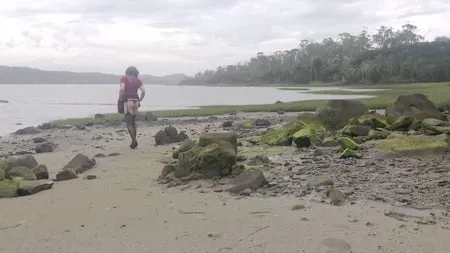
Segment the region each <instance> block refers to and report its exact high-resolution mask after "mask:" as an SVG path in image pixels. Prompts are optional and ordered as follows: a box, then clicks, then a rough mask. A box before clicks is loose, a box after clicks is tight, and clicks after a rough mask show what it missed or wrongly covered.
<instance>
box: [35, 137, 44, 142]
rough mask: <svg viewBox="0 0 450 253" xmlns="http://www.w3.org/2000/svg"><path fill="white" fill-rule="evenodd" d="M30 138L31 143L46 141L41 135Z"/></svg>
mask: <svg viewBox="0 0 450 253" xmlns="http://www.w3.org/2000/svg"><path fill="white" fill-rule="evenodd" d="M32 140H33V143H42V142H46V141H47V140H46V139H45V138H42V137H34V138H33V139H32Z"/></svg>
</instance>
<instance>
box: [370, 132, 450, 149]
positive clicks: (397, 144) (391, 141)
mask: <svg viewBox="0 0 450 253" xmlns="http://www.w3.org/2000/svg"><path fill="white" fill-rule="evenodd" d="M377 148H378V149H379V150H381V151H386V152H401V153H402V152H414V151H428V150H429V151H433V150H445V149H447V148H448V140H447V136H446V135H436V136H427V135H409V136H407V135H402V134H397V133H392V134H391V135H390V136H389V137H388V138H386V139H385V140H383V141H380V142H378V143H377Z"/></svg>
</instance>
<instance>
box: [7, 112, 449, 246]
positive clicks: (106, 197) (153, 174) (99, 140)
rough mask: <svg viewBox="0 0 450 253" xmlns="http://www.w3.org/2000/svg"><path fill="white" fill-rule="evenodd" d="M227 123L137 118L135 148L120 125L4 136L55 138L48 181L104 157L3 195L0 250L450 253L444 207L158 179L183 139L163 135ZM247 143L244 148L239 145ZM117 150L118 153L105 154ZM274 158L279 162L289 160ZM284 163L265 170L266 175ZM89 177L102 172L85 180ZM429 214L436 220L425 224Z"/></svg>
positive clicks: (18, 140) (11, 148)
mask: <svg viewBox="0 0 450 253" xmlns="http://www.w3.org/2000/svg"><path fill="white" fill-rule="evenodd" d="M293 116H295V114H292V115H290V114H285V115H277V114H276V113H273V114H270V115H268V114H263V113H259V114H239V115H237V116H230V117H232V118H233V119H234V120H237V121H239V120H245V119H248V118H258V117H265V118H268V117H269V118H270V117H271V120H272V121H275V122H276V121H278V122H282V121H286V120H288V119H289V118H290V117H293ZM223 121H224V119H222V118H221V117H218V118H210V119H205V120H201V119H197V120H195V119H194V120H182V119H173V120H165V121H161V120H160V121H159V122H158V123H144V122H139V123H138V132H139V133H140V134H139V144H140V145H139V147H138V149H136V150H131V149H130V148H129V147H128V145H129V140H128V136H127V135H126V133H125V132H123V131H121V130H123V129H125V128H124V126H123V125H117V126H91V127H87V128H86V129H76V128H71V129H51V130H47V131H43V132H42V133H39V134H34V135H20V136H7V137H2V138H1V139H0V142H1V149H0V153H2V152H3V153H7V152H17V151H21V150H31V149H33V147H34V144H33V141H32V139H33V138H35V137H37V136H40V137H43V138H45V139H48V140H52V141H53V142H54V143H56V144H57V145H58V147H57V148H56V149H55V150H54V151H53V152H48V153H42V154H34V157H35V158H36V160H37V161H38V163H39V164H45V165H47V166H48V169H49V172H50V178H54V177H55V175H56V173H57V172H58V171H59V170H61V168H62V167H63V166H64V165H65V164H67V163H68V162H69V161H70V159H72V158H73V157H74V156H75V155H76V154H77V153H83V154H86V155H87V156H89V157H91V158H92V157H94V156H95V155H96V154H99V153H102V154H105V155H106V157H100V156H98V155H97V157H96V158H95V160H96V165H95V167H94V168H93V169H91V170H88V171H86V172H84V173H83V174H81V175H80V177H79V178H76V179H73V180H68V181H61V182H55V183H54V186H53V187H52V189H50V190H46V191H42V192H39V193H37V194H34V195H30V196H24V197H18V198H10V199H0V213H1V214H2V215H1V217H0V252H2V253H38V252H39V253H40V252H45V253H53V252H54V253H57V252H58V253H62V252H64V253H91V252H92V253H94V252H96V253H103V252H104V253H106V252H107V253H113V252H114V253H115V252H117V253H119V252H120V253H122V252H127V253H142V252H167V253H169V252H195V253H200V252H205V253H206V252H210V253H211V252H242V253H244V252H245V253H246V252H289V253H290V252H307V253H309V252H311V253H312V252H317V253H325V252H327V253H328V252H329V253H331V252H335V253H338V252H339V253H349V252H353V253H375V252H377V253H378V252H379V253H382V252H383V253H388V252H392V253H394V252H395V253H403V252H404V253H416V252H417V253H428V252H429V253H447V252H449V249H450V241H449V238H450V223H449V218H448V213H447V212H448V210H446V209H445V208H444V209H442V208H441V209H436V213H433V214H432V215H429V213H428V214H426V215H425V216H427V217H425V216H424V217H419V216H422V215H423V213H426V212H421V211H420V209H417V210H416V209H415V210H416V212H417V213H419V215H418V217H412V216H414V215H411V217H408V215H404V217H403V219H395V218H394V217H392V216H389V215H386V212H389V210H392V208H393V206H392V203H388V202H383V201H375V200H372V199H367V198H363V197H360V198H359V197H358V198H356V199H352V201H348V202H346V203H345V204H344V205H342V206H334V205H330V204H329V203H326V202H321V201H318V199H317V198H316V197H315V195H314V194H309V195H307V196H302V197H299V195H298V194H296V192H294V190H292V191H290V192H289V191H288V192H286V193H285V194H282V193H280V194H278V195H277V194H274V196H273V197H272V196H269V195H267V194H266V195H265V196H263V195H264V194H257V193H255V194H251V195H250V196H243V195H238V196H236V195H232V194H230V193H228V192H225V191H219V190H215V188H214V187H212V186H211V184H212V182H211V181H204V180H196V181H192V182H189V183H188V184H186V185H182V186H179V187H167V186H166V185H164V184H160V183H158V181H157V180H156V179H157V178H158V176H159V175H160V172H161V169H162V168H163V167H164V161H165V160H167V158H168V157H170V156H171V151H172V149H173V148H174V147H177V145H178V144H176V143H175V144H170V145H163V146H155V145H154V144H155V141H154V138H153V136H154V135H155V134H156V132H157V131H159V130H161V129H162V128H163V127H164V126H166V125H168V124H172V125H173V126H174V127H176V128H177V129H178V130H179V131H181V130H184V131H186V133H187V134H188V136H189V137H190V138H192V139H197V138H198V137H199V135H200V134H201V133H203V132H205V131H209V132H222V131H224V130H223V129H222V122H223ZM246 148H249V147H248V146H246V145H245V144H244V145H243V146H242V147H239V149H242V150H243V149H246ZM111 153H116V155H114V156H108V154H111ZM268 157H269V158H270V160H271V161H279V160H280V159H282V157H283V156H279V155H277V154H270V155H268ZM278 164H280V162H279V163H278ZM277 166H279V165H277V164H275V165H273V166H272V167H271V168H269V169H268V170H267V171H265V174H266V173H267V178H268V179H269V181H270V177H269V176H268V175H272V174H276V173H274V172H273V170H276V169H277ZM298 166H300V167H301V166H302V165H298ZM87 175H95V176H96V178H95V179H92V180H87V179H85V178H84V177H85V176H87ZM442 175H443V176H446V175H448V173H447V174H445V173H444V174H442ZM442 175H441V176H442ZM275 195H276V196H275ZM358 196H359V195H358ZM430 199H432V198H431V197H430ZM436 206H442V203H441V205H439V204H438V203H437V204H436ZM428 216H430V217H431V218H432V219H433V221H432V222H424V220H427V219H428V218H430V217H428ZM418 218H421V219H418Z"/></svg>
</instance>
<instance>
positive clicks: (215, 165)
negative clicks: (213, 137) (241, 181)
mask: <svg viewBox="0 0 450 253" xmlns="http://www.w3.org/2000/svg"><path fill="white" fill-rule="evenodd" d="M208 140H209V139H208ZM205 143H206V142H203V144H205ZM236 156H237V155H236V152H235V149H234V147H233V145H232V144H230V143H229V142H227V141H220V142H219V143H211V144H209V145H207V146H203V147H202V146H195V147H194V148H191V149H190V150H188V151H186V152H183V153H180V154H179V157H178V166H177V168H176V171H175V173H174V174H175V177H185V176H187V175H189V174H191V173H192V172H197V173H200V174H201V175H203V176H204V177H205V178H214V177H221V176H226V175H229V174H230V173H231V171H232V168H233V166H234V164H235V163H236Z"/></svg>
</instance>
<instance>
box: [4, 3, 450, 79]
mask: <svg viewBox="0 0 450 253" xmlns="http://www.w3.org/2000/svg"><path fill="white" fill-rule="evenodd" d="M338 2H339V3H338ZM406 22H411V23H412V24H414V25H416V26H418V27H419V32H420V33H421V34H423V35H425V36H426V39H430V40H432V39H434V37H436V36H439V35H447V36H450V28H449V27H450V1H449V0H278V1H275V0H39V1H36V0H6V1H3V2H2V4H1V5H0V31H1V36H0V64H2V65H15V66H29V67H36V68H42V69H55V70H70V71H101V72H107V73H117V74H120V73H122V72H123V71H124V69H125V67H126V66H127V65H130V64H134V65H136V66H137V67H138V68H139V70H140V72H141V73H142V74H154V75H163V74H169V73H175V72H176V73H180V72H182V73H186V74H194V73H195V72H197V71H200V70H204V69H206V68H215V67H216V66H217V65H224V64H233V63H236V62H238V61H241V60H246V59H248V58H249V57H252V56H254V55H256V53H257V52H258V51H262V52H265V53H270V52H273V51H277V50H284V49H291V48H294V47H297V45H298V42H299V41H300V40H301V39H310V40H315V39H321V38H323V37H325V36H331V37H336V36H337V34H338V33H340V32H344V31H348V32H353V33H357V32H359V31H361V29H362V28H363V27H367V28H368V29H369V31H372V30H375V29H377V28H378V27H379V26H380V25H383V24H384V25H388V26H393V27H394V28H400V27H401V25H402V24H404V23H406Z"/></svg>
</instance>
